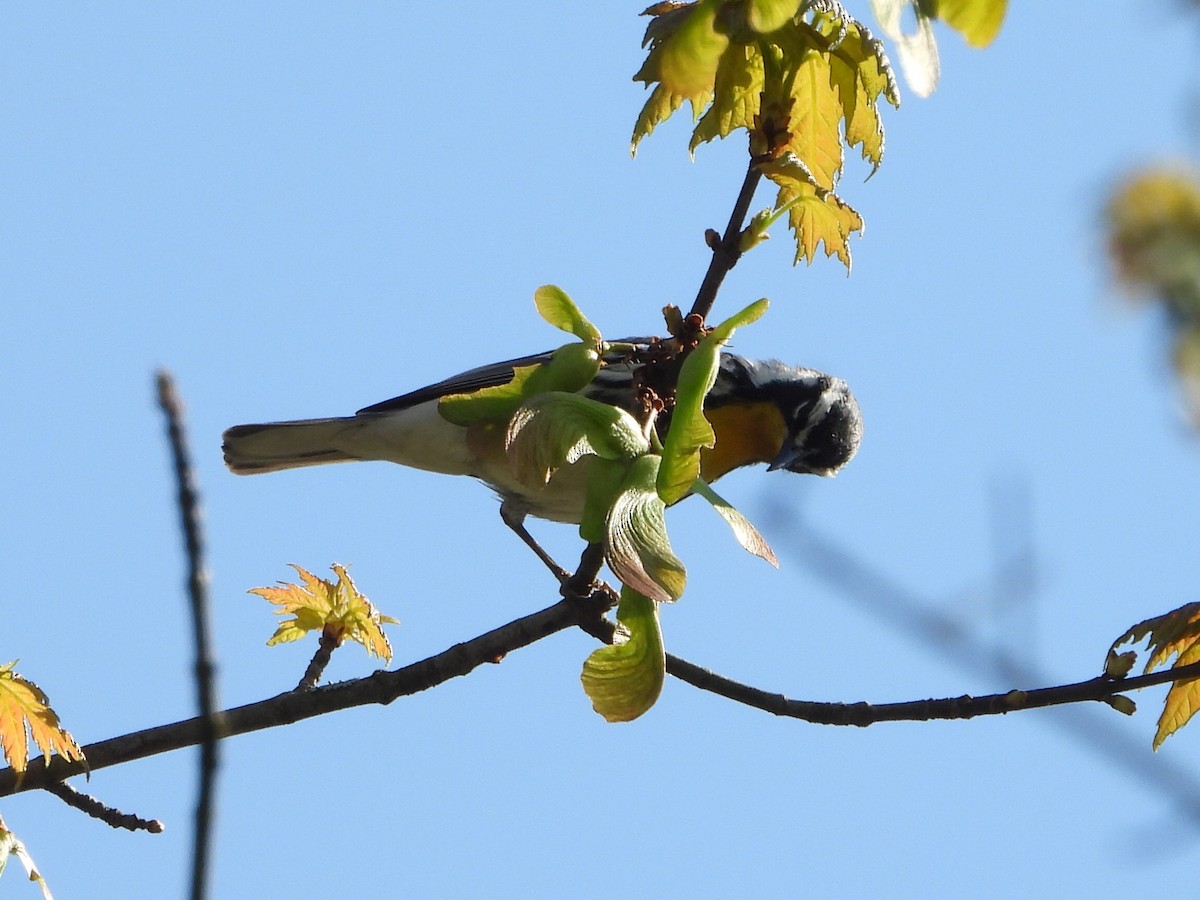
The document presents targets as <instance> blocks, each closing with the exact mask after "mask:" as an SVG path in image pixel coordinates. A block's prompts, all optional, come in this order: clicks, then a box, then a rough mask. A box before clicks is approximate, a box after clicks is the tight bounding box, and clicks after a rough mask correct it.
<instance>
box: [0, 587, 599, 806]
mask: <svg viewBox="0 0 1200 900" xmlns="http://www.w3.org/2000/svg"><path fill="white" fill-rule="evenodd" d="M612 605H613V600H612V597H610V596H609V595H608V594H607V593H605V592H603V591H596V592H593V594H592V595H591V596H590V597H587V598H584V599H579V598H571V599H566V600H562V601H560V602H558V603H556V604H554V605H553V606H551V607H549V608H547V609H544V610H542V611H541V612H537V613H534V614H532V615H529V616H525V617H523V618H520V619H517V620H515V621H513V622H510V623H508V624H507V625H504V626H502V627H500V628H497V629H495V630H493V631H489V632H487V633H486V634H481V635H479V636H478V637H476V638H473V639H472V640H469V641H466V642H465V643H461V644H455V645H454V646H453V647H451V648H449V649H448V650H445V651H443V652H442V653H439V654H437V655H435V656H431V657H429V658H427V659H424V660H421V661H420V662H416V663H413V664H411V665H408V666H405V667H404V668H402V669H396V670H393V671H380V672H376V673H375V674H373V675H370V676H368V677H366V678H360V679H356V680H354V681H344V682H341V683H340V684H333V685H329V686H328V687H323V688H317V689H316V690H312V691H302V692H297V691H288V692H287V693H285V694H280V695H279V696H277V697H272V698H270V699H268V700H262V701H259V702H257V703H251V704H248V705H246V706H239V707H236V708H234V709H230V710H226V711H225V712H222V713H220V714H218V717H217V721H218V722H219V727H220V737H223V738H224V737H232V736H233V735H236V734H245V733H247V732H251V731H260V730H262V729H265V728H273V727H275V726H278V725H290V724H292V723H293V722H299V721H301V720H302V719H311V718H313V717H314V716H320V715H324V714H326V713H330V712H335V711H337V710H341V709H349V708H350V707H354V706H365V705H367V704H371V703H380V704H388V703H391V702H392V701H393V700H396V699H398V698H399V697H405V696H408V695H410V694H416V693H419V692H420V691H424V690H427V689H429V688H431V687H435V686H437V685H439V684H441V683H443V682H445V681H449V680H450V679H451V678H456V677H458V676H460V675H466V674H467V673H469V672H471V671H472V670H474V669H476V668H478V667H479V666H480V665H482V664H483V663H487V662H492V663H496V662H499V661H500V660H501V659H503V658H504V657H505V656H506V655H507V654H508V653H511V652H512V651H514V650H518V649H520V648H521V647H526V646H528V645H530V644H532V643H535V642H536V641H539V640H541V639H542V638H545V637H549V636H550V635H552V634H555V633H556V632H559V631H563V630H564V629H567V628H571V627H574V626H580V627H582V628H584V629H585V630H589V631H590V630H594V629H596V628H597V627H598V626H597V624H596V623H597V622H598V621H603V617H604V614H605V613H606V612H607V611H608V610H609V609H611V608H612ZM207 722H208V720H207V719H205V717H203V716H197V717H196V718H192V719H185V720H184V721H182V722H175V723H174V724H171V725H162V726H159V727H156V728H148V729H146V730H144V731H138V732H134V733H132V734H126V735H122V736H120V737H115V738H110V739H109V740H106V741H99V742H97V743H94V744H89V745H87V746H86V747H84V748H83V750H84V753H85V754H86V755H87V762H88V766H89V768H90V769H91V771H92V772H96V771H98V770H100V769H104V768H107V767H109V766H115V765H117V764H119V763H125V762H130V761H132V760H135V759H142V758H144V757H147V756H155V755H157V754H159V753H166V752H168V751H170V750H178V749H180V748H183V747H190V746H194V745H195V744H198V743H200V741H201V740H203V735H204V731H205V729H206V727H207ZM82 772H83V765H82V764H81V763H68V762H65V761H64V760H63V759H61V758H60V757H54V758H53V759H52V760H51V761H50V764H49V765H46V763H45V760H44V759H41V758H39V759H37V760H33V761H31V762H30V764H29V767H28V768H27V769H26V771H25V777H24V779H23V780H22V781H21V782H20V784H18V783H17V778H16V773H15V772H14V771H13V770H12V769H11V768H8V769H3V770H0V796H8V795H11V794H15V793H18V792H20V791H27V790H31V789H33V788H40V787H45V786H46V785H47V784H50V783H52V782H56V781H62V780H63V779H65V778H69V777H70V776H72V775H78V774H80V773H82Z"/></svg>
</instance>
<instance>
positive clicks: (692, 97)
mask: <svg viewBox="0 0 1200 900" xmlns="http://www.w3.org/2000/svg"><path fill="white" fill-rule="evenodd" d="M720 7H721V0H699V2H698V3H694V4H687V5H685V6H680V7H676V8H672V9H670V10H669V11H668V12H666V13H664V14H662V15H659V16H656V17H655V19H654V20H653V21H652V22H651V23H650V26H649V28H647V29H646V43H649V44H650V45H651V47H650V53H649V55H648V56H647V57H646V61H645V63H643V64H642V67H641V69H639V70H638V73H637V74H636V75H634V76H633V80H634V81H641V82H644V83H645V84H647V85H650V84H654V83H655V82H657V85H656V86H655V88H654V92H653V93H652V94H651V95H650V99H649V100H647V101H646V104H645V106H643V107H642V111H641V113H640V114H639V115H638V120H637V123H636V124H635V126H634V129H633V140H632V143H631V145H630V149H631V150H633V151H636V150H637V145H638V142H639V141H641V139H642V138H643V137H645V136H646V135H648V134H649V133H650V132H651V131H653V130H654V128H655V126H656V125H658V123H659V122H662V121H664V120H666V119H667V117H668V116H670V115H671V113H673V112H674V111H675V110H677V109H678V108H679V107H680V106H681V105H682V104H683V101H684V100H687V101H689V102H690V103H691V105H692V114H693V117H694V118H698V117H699V116H700V114H701V112H703V108H704V106H705V105H706V104H707V103H708V101H709V99H710V98H711V97H712V92H713V87H714V84H715V81H716V75H717V68H718V66H719V65H720V62H721V54H722V53H723V52H724V51H725V49H726V48H727V47H728V46H729V38H728V37H727V36H726V35H724V34H721V33H720V32H718V30H717V28H716V16H717V12H718V11H719V9H720Z"/></svg>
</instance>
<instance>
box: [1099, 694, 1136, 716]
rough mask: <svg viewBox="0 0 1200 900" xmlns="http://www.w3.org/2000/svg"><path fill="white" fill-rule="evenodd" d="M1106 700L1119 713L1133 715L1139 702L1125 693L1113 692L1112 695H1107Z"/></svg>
mask: <svg viewBox="0 0 1200 900" xmlns="http://www.w3.org/2000/svg"><path fill="white" fill-rule="evenodd" d="M1104 702H1105V703H1107V704H1108V705H1109V706H1111V707H1112V708H1113V709H1115V710H1116V711H1117V712H1119V713H1123V714H1124V715H1127V716H1132V715H1133V714H1134V713H1135V712H1137V704H1136V703H1134V702H1133V700H1132V699H1131V698H1129V697H1126V696H1125V695H1124V694H1113V695H1112V696H1111V697H1105V698H1104Z"/></svg>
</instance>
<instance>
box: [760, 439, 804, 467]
mask: <svg viewBox="0 0 1200 900" xmlns="http://www.w3.org/2000/svg"><path fill="white" fill-rule="evenodd" d="M799 458H800V450H799V449H798V448H797V447H796V445H795V444H785V445H784V447H783V449H782V450H780V451H779V455H778V456H777V457H775V459H774V460H772V462H771V464H770V465H769V466H767V471H768V472H774V471H775V470H776V469H786V468H787V467H788V466H790V465H791V464H792V463H794V462H795V461H796V460H797V459H799Z"/></svg>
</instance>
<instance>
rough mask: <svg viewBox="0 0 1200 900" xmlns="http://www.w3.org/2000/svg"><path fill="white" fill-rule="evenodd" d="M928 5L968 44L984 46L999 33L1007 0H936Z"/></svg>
mask: <svg viewBox="0 0 1200 900" xmlns="http://www.w3.org/2000/svg"><path fill="white" fill-rule="evenodd" d="M926 2H929V0H926ZM930 5H931V6H932V8H933V11H934V12H933V14H934V15H936V16H937V17H938V18H939V19H941V20H942V21H943V22H945V23H946V24H947V25H949V26H950V27H951V28H953V29H955V30H956V31H958V32H960V33H961V34H962V36H963V37H964V38H966V39H967V43H968V44H970V45H971V46H972V47H986V46H987V45H988V44H990V43H991V42H992V41H994V40H995V39H996V35H998V34H999V33H1000V26H1001V25H1003V24H1004V15H1005V12H1006V11H1007V9H1008V0H936V2H932V3H930Z"/></svg>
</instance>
